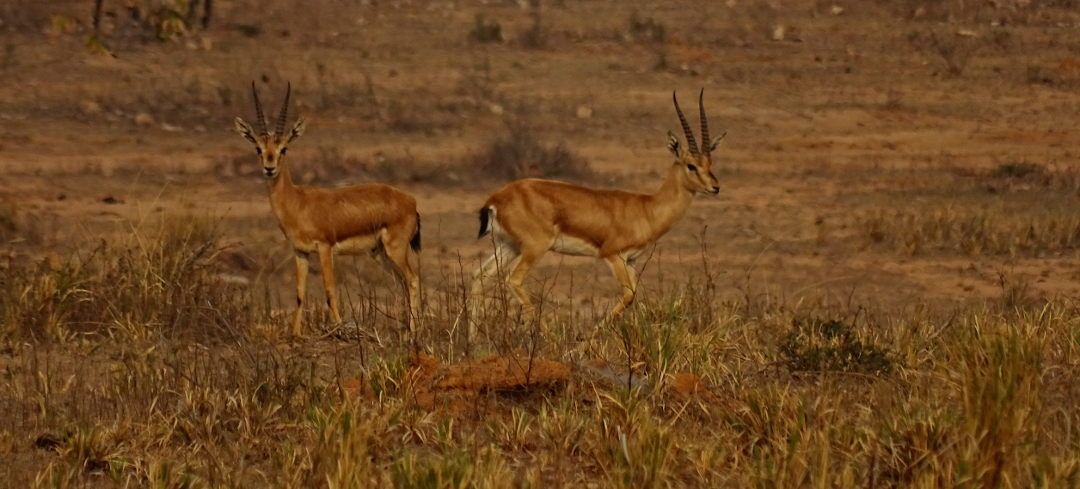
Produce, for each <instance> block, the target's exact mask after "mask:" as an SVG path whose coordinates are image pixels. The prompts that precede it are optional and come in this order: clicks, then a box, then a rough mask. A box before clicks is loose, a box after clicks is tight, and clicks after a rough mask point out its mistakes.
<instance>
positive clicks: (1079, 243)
mask: <svg viewBox="0 0 1080 489" xmlns="http://www.w3.org/2000/svg"><path fill="white" fill-rule="evenodd" d="M1035 211H1038V212H1035ZM856 227H857V228H858V229H860V230H861V232H862V234H863V236H864V239H865V242H866V243H868V244H884V245H887V246H889V247H892V248H893V249H895V250H896V251H899V252H901V253H905V254H909V255H916V254H920V253H925V252H930V251H945V252H954V253H960V254H964V255H1010V256H1017V255H1023V256H1032V255H1034V256H1044V255H1048V254H1059V253H1065V252H1069V251H1071V250H1075V249H1077V248H1078V247H1080V216H1078V215H1077V214H1076V213H1075V212H1069V211H1066V210H1055V209H1031V210H1028V211H1026V212H1023V213H1021V212H1016V211H1012V210H1010V209H1006V208H1001V207H991V208H981V209H966V208H961V207H952V206H949V207H943V208H939V209H930V210H924V209H901V210H889V211H884V210H880V211H876V212H870V213H867V214H864V215H861V216H858V217H856Z"/></svg>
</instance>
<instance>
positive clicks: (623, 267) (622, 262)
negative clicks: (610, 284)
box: [604, 255, 637, 321]
mask: <svg viewBox="0 0 1080 489" xmlns="http://www.w3.org/2000/svg"><path fill="white" fill-rule="evenodd" d="M604 261H606V262H607V264H608V267H610V268H611V273H612V274H613V275H615V280H618V281H619V286H620V287H621V288H622V297H621V298H620V299H619V303H618V304H615V307H613V308H612V309H611V312H610V313H608V316H607V319H606V320H607V321H610V320H612V319H614V318H615V317H617V316H618V315H619V314H622V312H623V311H625V310H626V308H627V307H630V304H632V303H633V302H634V296H635V294H637V273H636V272H635V271H634V268H633V267H631V266H630V264H629V263H627V261H626V258H624V257H623V256H620V255H613V256H609V257H607V258H605V259H604Z"/></svg>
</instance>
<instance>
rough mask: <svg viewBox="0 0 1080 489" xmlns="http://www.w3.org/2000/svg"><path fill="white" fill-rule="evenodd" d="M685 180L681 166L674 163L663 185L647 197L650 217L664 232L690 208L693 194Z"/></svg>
mask: <svg viewBox="0 0 1080 489" xmlns="http://www.w3.org/2000/svg"><path fill="white" fill-rule="evenodd" d="M685 178H686V174H685V172H684V171H683V167H682V164H680V163H674V164H672V165H671V168H670V169H669V170H668V175H667V178H665V179H664V183H662V184H661V185H660V188H659V189H657V190H656V192H654V193H653V194H652V195H650V196H649V198H650V201H651V204H652V209H653V212H652V215H653V217H654V219H655V220H656V221H657V222H656V224H658V225H659V227H661V228H663V229H664V230H667V229H668V228H670V227H671V226H672V225H673V224H675V221H678V220H679V219H680V218H682V216H683V214H685V213H686V209H687V208H689V207H690V201H691V199H692V198H693V192H691V191H690V190H689V189H688V188H687V185H686V182H685Z"/></svg>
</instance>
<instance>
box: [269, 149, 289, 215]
mask: <svg viewBox="0 0 1080 489" xmlns="http://www.w3.org/2000/svg"><path fill="white" fill-rule="evenodd" d="M267 186H268V187H269V188H270V206H271V207H273V208H274V213H275V214H278V217H280V210H281V209H282V208H284V204H285V201H287V200H288V199H289V198H290V197H291V196H292V194H293V190H295V188H296V186H295V185H293V181H292V175H291V174H290V173H289V165H288V164H287V163H285V162H284V161H282V162H279V163H278V173H277V175H274V177H273V178H271V179H270V181H269V182H268V183H267Z"/></svg>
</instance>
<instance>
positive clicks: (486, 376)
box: [413, 355, 570, 413]
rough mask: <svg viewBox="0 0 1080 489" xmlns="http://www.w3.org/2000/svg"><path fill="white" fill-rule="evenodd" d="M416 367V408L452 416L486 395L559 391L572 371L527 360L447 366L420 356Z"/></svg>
mask: <svg viewBox="0 0 1080 489" xmlns="http://www.w3.org/2000/svg"><path fill="white" fill-rule="evenodd" d="M413 364H414V366H415V367H416V369H417V379H416V383H415V384H414V385H415V399H416V403H417V405H419V406H420V407H421V408H424V409H436V408H438V409H445V410H448V411H450V412H453V413H461V412H464V411H466V410H467V409H469V408H470V407H475V406H476V405H477V401H478V400H479V396H480V395H481V394H484V393H501V394H508V393H513V394H528V393H533V392H544V391H550V390H553V389H557V388H560V387H562V386H564V385H566V382H567V381H568V380H569V379H570V367H568V366H566V365H565V364H563V363H560V362H555V361H552V360H546V359H543V358H533V359H532V361H530V360H529V358H528V357H525V356H508V357H503V356H493V357H487V358H484V359H481V360H475V361H467V362H461V363H455V364H451V365H444V364H441V363H439V361H438V360H436V359H434V358H432V357H430V356H427V355H420V356H418V357H417V358H415V359H414V360H413Z"/></svg>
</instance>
